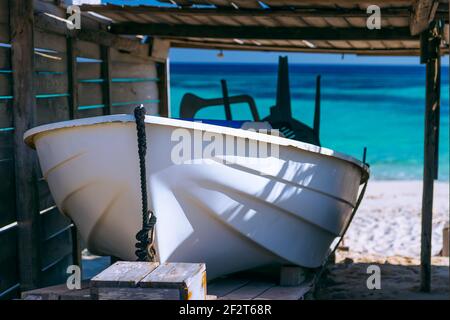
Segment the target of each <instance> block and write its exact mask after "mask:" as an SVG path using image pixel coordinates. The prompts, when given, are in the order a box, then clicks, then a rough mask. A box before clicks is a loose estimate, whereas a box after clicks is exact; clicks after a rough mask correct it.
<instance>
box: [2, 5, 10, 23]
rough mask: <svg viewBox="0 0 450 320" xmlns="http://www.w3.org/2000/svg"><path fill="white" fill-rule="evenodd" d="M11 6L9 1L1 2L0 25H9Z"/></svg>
mask: <svg viewBox="0 0 450 320" xmlns="http://www.w3.org/2000/svg"><path fill="white" fill-rule="evenodd" d="M8 12H9V6H8V1H4V0H3V1H0V23H2V24H3V23H4V24H8V23H9V14H8Z"/></svg>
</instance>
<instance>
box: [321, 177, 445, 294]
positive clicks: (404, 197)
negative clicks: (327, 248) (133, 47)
mask: <svg viewBox="0 0 450 320" xmlns="http://www.w3.org/2000/svg"><path fill="white" fill-rule="evenodd" d="M421 205H422V183H421V182H420V181H370V182H369V185H368V187H367V192H366V196H365V198H364V200H363V202H362V203H361V207H360V209H359V211H358V212H357V214H356V216H355V218H354V220H353V222H352V224H351V226H350V227H349V229H348V232H347V234H346V236H345V238H344V246H345V247H346V248H347V249H348V251H338V252H337V255H336V264H335V265H332V266H331V267H330V268H329V272H328V273H327V274H326V276H325V277H324V279H323V281H322V284H321V289H320V290H319V292H318V294H317V298H319V299H449V297H450V296H449V284H450V283H449V258H448V257H439V256H438V255H439V253H440V251H441V249H442V245H443V239H442V229H443V227H444V225H445V223H446V222H448V220H449V184H448V183H446V182H437V183H435V197H434V210H433V239H432V253H433V258H432V284H431V286H432V292H431V293H428V294H424V293H421V292H419V280H420V233H421ZM369 265H377V266H379V267H380V270H381V290H368V289H367V286H366V280H367V278H368V277H369V274H368V273H367V267H368V266H369Z"/></svg>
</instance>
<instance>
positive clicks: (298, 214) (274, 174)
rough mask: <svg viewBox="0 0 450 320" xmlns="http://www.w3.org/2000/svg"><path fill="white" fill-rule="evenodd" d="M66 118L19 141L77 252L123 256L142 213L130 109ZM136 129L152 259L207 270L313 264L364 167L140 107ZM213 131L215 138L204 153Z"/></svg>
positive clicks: (338, 227) (339, 227)
mask: <svg viewBox="0 0 450 320" xmlns="http://www.w3.org/2000/svg"><path fill="white" fill-rule="evenodd" d="M77 121H78V122H77ZM77 121H75V122H66V123H63V124H60V125H53V126H43V127H40V128H36V129H33V130H31V131H30V132H28V133H27V134H26V137H25V140H26V142H27V143H28V144H30V145H32V146H35V147H36V149H37V152H38V156H39V160H40V165H41V168H42V172H43V175H44V178H45V179H46V180H47V181H48V184H49V187H50V191H51V193H52V195H53V197H54V199H55V202H56V204H57V206H58V208H59V209H60V211H61V212H62V213H64V214H65V215H67V216H69V217H70V218H71V219H72V220H73V221H74V223H75V224H76V226H77V228H78V230H79V232H80V233H81V236H82V238H83V239H84V240H85V241H86V244H87V247H88V248H89V250H90V251H91V252H93V253H96V254H100V255H112V256H116V257H119V258H121V259H124V260H135V259H136V258H135V254H134V252H135V246H134V245H135V243H136V239H135V235H136V233H137V232H138V231H139V230H140V228H141V223H142V222H141V221H142V218H141V194H140V185H139V181H140V180H139V162H138V157H137V141H136V127H135V124H134V122H133V118H132V117H130V116H120V117H117V116H116V118H114V117H99V118H97V119H96V120H87V122H86V121H84V122H83V121H81V122H80V121H79V120H77ZM90 121H91V122H90ZM180 129H181V130H182V131H180ZM146 134H147V145H148V151H147V156H146V168H147V182H148V199H149V205H150V208H151V209H152V210H153V211H154V213H155V215H156V216H157V219H158V221H157V225H156V243H155V245H156V251H157V254H158V259H159V261H161V262H165V261H174V262H205V263H206V265H207V269H208V277H209V278H213V277H216V276H218V275H223V274H227V273H231V272H235V271H239V270H244V269H249V268H253V267H257V266H262V265H266V264H274V263H280V264H285V263H288V264H296V265H300V266H304V267H309V268H315V267H318V266H320V265H321V264H322V263H323V261H324V259H325V258H326V256H327V254H328V253H329V248H330V245H331V243H332V242H333V241H334V240H335V239H336V237H338V236H340V235H341V233H342V232H343V230H344V229H345V227H346V226H347V224H348V223H349V220H350V218H351V213H352V210H353V207H354V206H355V203H356V198H357V194H358V189H359V186H360V183H361V182H362V181H363V180H364V179H366V178H367V175H368V172H367V168H366V167H365V166H364V165H362V164H360V163H359V162H358V161H356V160H354V159H351V158H349V157H345V156H343V155H340V154H336V153H334V152H332V151H331V150H328V149H323V148H317V147H315V146H311V145H306V144H302V143H298V142H292V141H291V140H289V139H283V138H278V137H275V138H273V137H271V136H268V135H264V134H259V133H255V132H249V133H246V132H244V131H243V130H236V129H229V128H221V127H217V126H212V125H205V124H195V123H194V124H193V123H189V122H186V121H180V120H172V119H161V118H156V117H147V118H146ZM205 135H206V136H207V137H206V138H205ZM211 136H215V138H211ZM218 136H222V137H223V143H222V144H218V145H219V147H218V148H216V149H214V152H210V153H208V152H206V154H207V155H205V152H203V151H205V150H208V146H209V148H210V149H209V150H210V151H211V144H212V143H213V142H217V141H218V140H220V139H218V138H217V137H218ZM230 138H231V139H230ZM227 139H228V140H227ZM231 140H233V141H234V142H233V143H234V144H236V145H237V146H238V147H233V148H231V147H229V146H231V145H233V143H231V142H230V143H228V142H229V141H231ZM199 141H200V142H199ZM225 141H228V142H225ZM227 143H228V144H227ZM258 143H265V145H264V147H265V146H267V149H268V150H272V149H270V148H271V147H273V146H276V148H277V152H276V153H277V154H276V156H274V155H273V154H270V153H269V154H268V155H267V156H265V157H262V156H261V155H258V156H254V155H252V154H251V152H252V151H251V150H252V148H253V147H254V146H255V144H258ZM215 146H216V147H217V145H215ZM227 146H228V147H229V148H228V147H227ZM199 150H200V151H199ZM239 150H240V151H243V152H240V151H239ZM186 155H189V156H188V157H186ZM174 159H175V160H174Z"/></svg>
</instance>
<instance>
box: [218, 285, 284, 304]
mask: <svg viewBox="0 0 450 320" xmlns="http://www.w3.org/2000/svg"><path fill="white" fill-rule="evenodd" d="M274 286H275V283H273V282H265V281H251V282H249V283H248V284H246V285H244V286H243V287H241V288H239V289H237V290H234V291H233V292H231V293H229V294H227V295H226V296H223V297H220V299H223V300H252V299H254V298H256V297H258V296H260V295H261V294H263V293H264V292H265V291H267V290H269V289H270V288H272V287H274Z"/></svg>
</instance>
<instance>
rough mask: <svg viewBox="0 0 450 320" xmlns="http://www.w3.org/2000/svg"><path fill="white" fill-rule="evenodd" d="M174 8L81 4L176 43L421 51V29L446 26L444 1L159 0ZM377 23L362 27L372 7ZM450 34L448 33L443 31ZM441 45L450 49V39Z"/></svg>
mask: <svg viewBox="0 0 450 320" xmlns="http://www.w3.org/2000/svg"><path fill="white" fill-rule="evenodd" d="M160 2H166V3H172V4H173V6H172V7H159V6H115V5H97V6H92V5H84V6H82V10H83V11H93V12H96V13H97V14H100V15H102V16H104V17H107V18H108V19H110V20H111V31H113V32H116V33H119V34H144V35H150V36H155V37H159V38H163V39H168V40H170V41H171V45H172V46H173V47H187V48H214V49H232V50H259V51H299V52H330V53H355V54H367V55H418V54H419V53H420V44H419V36H418V33H419V32H420V31H421V29H423V28H424V26H425V27H426V25H427V24H428V22H429V20H431V19H432V18H436V19H443V20H444V22H445V23H446V28H447V30H448V10H449V9H448V8H449V4H448V0H445V1H432V0H425V1H415V0H385V1H379V0H372V1H370V3H369V2H367V3H361V1H355V0H317V1H311V0H310V1H303V0H264V1H255V0H162V1H160ZM373 4H375V5H378V6H379V7H380V8H381V29H379V30H369V29H368V28H367V25H366V23H367V18H368V16H369V15H370V14H368V13H367V11H366V10H367V7H368V6H369V5H373ZM447 34H448V32H447ZM442 49H443V51H444V52H448V44H447V43H443V46H442Z"/></svg>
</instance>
